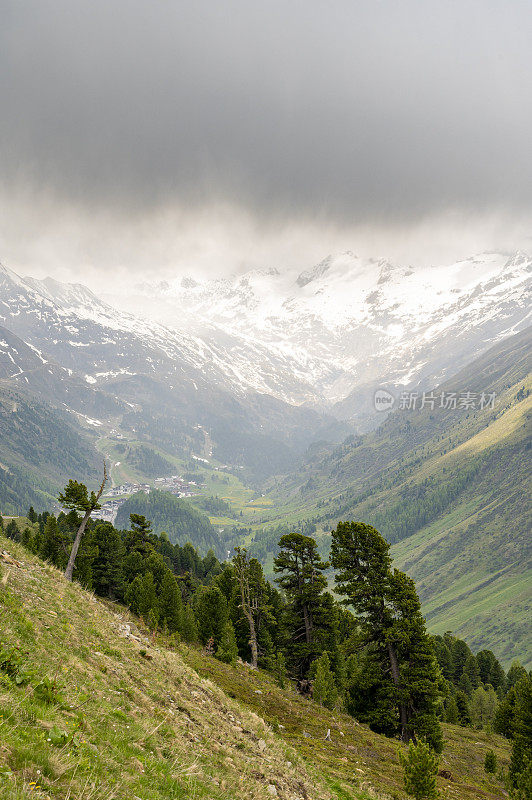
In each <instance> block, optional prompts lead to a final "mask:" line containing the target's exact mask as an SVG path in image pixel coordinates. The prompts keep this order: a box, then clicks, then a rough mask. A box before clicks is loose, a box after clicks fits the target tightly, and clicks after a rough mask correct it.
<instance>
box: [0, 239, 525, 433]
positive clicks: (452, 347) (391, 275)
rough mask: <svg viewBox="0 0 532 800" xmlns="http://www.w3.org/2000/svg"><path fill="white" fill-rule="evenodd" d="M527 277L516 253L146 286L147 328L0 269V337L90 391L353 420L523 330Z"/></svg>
mask: <svg viewBox="0 0 532 800" xmlns="http://www.w3.org/2000/svg"><path fill="white" fill-rule="evenodd" d="M531 266H532V259H531V258H530V257H529V256H528V255H526V254H524V253H516V254H514V255H511V256H509V255H507V254H501V253H484V254H481V255H478V256H474V257H471V258H468V259H466V260H464V261H460V262H457V263H455V264H452V265H449V266H446V267H441V266H438V267H427V268H424V269H412V268H408V267H401V266H396V265H393V264H391V263H389V262H388V261H384V260H380V261H376V260H368V259H361V258H358V257H357V256H355V255H353V254H352V253H344V254H342V255H340V256H336V257H329V258H327V259H325V260H324V261H322V262H321V263H320V264H318V265H317V266H316V267H314V268H313V269H310V270H308V271H304V272H301V273H300V274H299V275H294V274H290V273H289V272H286V271H285V272H283V273H281V272H279V271H277V270H275V269H271V270H264V271H259V270H253V271H249V272H247V273H245V274H243V275H239V276H234V277H230V278H222V279H217V280H211V281H197V280H195V279H193V278H187V277H185V278H176V279H175V280H174V281H173V282H170V283H164V284H159V285H157V286H155V287H150V286H146V285H144V286H143V287H142V292H143V297H144V300H143V304H144V307H145V309H146V313H147V314H148V315H149V313H150V308H151V309H152V310H153V313H152V314H151V318H149V316H148V317H144V318H140V317H139V316H135V315H133V314H131V313H128V312H125V311H118V310H117V309H116V308H113V307H111V306H110V305H108V304H107V303H104V302H103V301H102V300H100V299H99V298H97V297H96V296H95V295H94V294H93V293H92V292H90V291H89V290H88V289H87V288H86V287H84V286H82V285H80V284H62V283H58V282H57V281H54V280H52V279H50V278H48V279H46V280H43V281H39V280H35V279H33V278H20V277H19V276H18V275H16V274H15V273H13V272H11V271H9V270H7V269H6V268H0V324H3V325H5V327H6V328H8V329H9V330H11V331H12V332H13V333H15V334H16V335H17V336H19V337H20V338H21V339H23V340H24V341H25V342H26V343H27V344H28V345H30V346H32V347H34V348H37V350H39V351H42V352H43V353H45V354H47V355H48V356H49V357H51V358H52V360H53V361H55V362H57V364H60V365H61V367H63V368H65V369H67V370H71V371H73V372H74V373H76V375H79V376H81V377H82V378H83V379H84V380H85V381H87V382H88V383H89V384H90V385H91V386H93V387H94V388H99V387H101V388H103V389H105V390H106V391H109V390H110V387H111V386H112V387H114V388H113V391H115V389H116V387H117V386H118V385H119V384H121V385H125V383H124V382H125V381H126V382H127V380H128V379H135V378H138V376H139V375H142V376H143V378H151V379H155V380H157V381H164V383H165V386H166V388H167V389H168V390H169V391H172V390H174V388H175V389H176V391H177V389H178V390H179V392H180V393H181V395H183V394H185V393H191V395H195V396H198V395H200V394H202V393H209V392H210V393H211V394H212V392H213V387H214V388H216V389H217V390H221V391H224V392H227V393H229V395H230V396H231V397H233V398H244V397H246V396H247V395H248V394H249V393H259V394H260V395H269V396H271V397H273V398H277V399H278V400H281V401H283V402H285V403H290V404H293V405H301V404H307V405H308V404H310V405H313V406H314V407H316V408H320V407H321V408H322V409H329V410H331V409H334V411H335V413H336V414H337V415H338V416H340V417H343V418H347V417H354V418H355V419H356V418H357V417H359V418H362V417H363V416H364V415H365V414H366V413H367V412H368V411H369V407H368V402H369V398H370V396H371V395H372V392H373V390H374V388H375V387H377V386H382V385H384V386H389V387H392V386H394V387H399V388H405V389H407V388H425V387H426V386H430V385H435V384H437V383H439V382H440V381H441V380H442V379H444V378H446V377H448V376H450V375H451V374H453V373H456V372H457V371H458V370H459V369H460V368H461V367H462V366H464V365H465V364H467V363H468V362H470V361H471V360H472V359H473V358H475V357H476V356H478V355H479V354H480V353H482V352H484V351H485V350H486V349H487V348H488V347H489V346H491V345H492V344H493V343H495V342H496V341H498V340H499V339H501V338H503V337H504V336H508V335H510V334H511V333H512V332H515V331H518V330H521V329H523V328H524V327H526V326H527V325H528V324H529V299H528V291H529V285H530V283H529V281H530V269H531ZM156 320H157V321H156ZM163 323H164V324H163ZM133 382H134V381H133V380H129V385H130V386H131V385H132V384H133ZM126 399H127V400H128V401H129V402H133V403H134V402H135V400H134V397H133V393H131V396H129V397H127V398H126Z"/></svg>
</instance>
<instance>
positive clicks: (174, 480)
mask: <svg viewBox="0 0 532 800" xmlns="http://www.w3.org/2000/svg"><path fill="white" fill-rule="evenodd" d="M153 483H154V485H153V486H152V485H151V484H149V483H131V482H127V483H122V484H120V486H113V487H112V488H111V489H109V490H108V491H107V492H106V493H105V494H104V495H103V496H104V497H105V498H110V499H105V500H104V501H103V503H102V505H101V508H100V509H98V510H97V511H93V512H92V514H91V518H92V519H101V520H105V522H113V523H114V521H115V519H116V515H117V514H118V510H119V508H120V506H121V505H123V503H125V502H126V500H127V498H128V497H130V496H131V495H133V494H136V493H137V492H145V493H146V494H149V493H150V491H151V490H152V489H154V488H155V489H161V490H163V491H165V492H169V493H170V494H174V495H176V496H177V497H194V495H197V494H199V489H200V488H202V487H203V486H204V484H198V483H196V482H195V481H189V480H185V478H183V477H182V476H181V475H171V476H170V477H160V478H155V480H154V482H153Z"/></svg>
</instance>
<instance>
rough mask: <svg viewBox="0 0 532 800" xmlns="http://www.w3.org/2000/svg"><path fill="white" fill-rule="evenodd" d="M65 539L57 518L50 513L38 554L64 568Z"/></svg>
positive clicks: (65, 559) (65, 557) (66, 551)
mask: <svg viewBox="0 0 532 800" xmlns="http://www.w3.org/2000/svg"><path fill="white" fill-rule="evenodd" d="M66 548H67V540H66V538H65V536H64V534H63V533H62V531H61V530H60V529H59V525H58V524H57V519H56V518H55V517H54V515H53V514H50V515H49V516H48V518H47V519H46V524H45V526H44V533H43V536H42V540H41V549H40V553H39V555H40V556H41V558H44V560H45V561H49V562H50V564H53V565H54V566H56V567H58V568H59V569H64V568H65V566H66V563H67V553H68V550H67V549H66Z"/></svg>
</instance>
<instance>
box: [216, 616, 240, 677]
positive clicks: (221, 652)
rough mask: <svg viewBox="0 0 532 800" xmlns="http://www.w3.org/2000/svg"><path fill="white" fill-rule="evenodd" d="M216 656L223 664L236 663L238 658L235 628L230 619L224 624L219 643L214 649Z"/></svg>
mask: <svg viewBox="0 0 532 800" xmlns="http://www.w3.org/2000/svg"><path fill="white" fill-rule="evenodd" d="M216 658H217V659H218V660H219V661H223V662H224V663H225V664H232V665H233V666H234V665H235V664H236V660H237V658H238V645H237V643H236V636H235V629H234V628H233V625H232V623H231V621H230V620H227V622H226V623H225V624H224V626H223V629H222V636H221V638H220V644H219V645H218V647H217V649H216Z"/></svg>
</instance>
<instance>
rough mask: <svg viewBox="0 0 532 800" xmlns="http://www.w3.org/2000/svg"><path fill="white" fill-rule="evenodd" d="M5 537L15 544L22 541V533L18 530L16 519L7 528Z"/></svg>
mask: <svg viewBox="0 0 532 800" xmlns="http://www.w3.org/2000/svg"><path fill="white" fill-rule="evenodd" d="M5 535H6V536H7V538H8V539H13V541H14V542H18V540H19V539H20V531H19V529H18V525H17V523H16V522H15V520H14V519H12V520H10V521H9V522H8V523H7V525H6V528H5Z"/></svg>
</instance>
